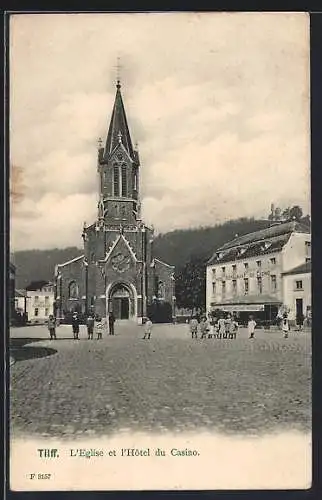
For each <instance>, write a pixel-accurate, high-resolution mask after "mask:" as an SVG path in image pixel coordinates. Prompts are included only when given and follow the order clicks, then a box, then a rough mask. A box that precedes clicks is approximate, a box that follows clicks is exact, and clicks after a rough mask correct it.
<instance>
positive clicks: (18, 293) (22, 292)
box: [15, 290, 27, 297]
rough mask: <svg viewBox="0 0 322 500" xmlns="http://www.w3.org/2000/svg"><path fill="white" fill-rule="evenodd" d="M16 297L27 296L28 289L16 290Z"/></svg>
mask: <svg viewBox="0 0 322 500" xmlns="http://www.w3.org/2000/svg"><path fill="white" fill-rule="evenodd" d="M15 297H27V292H26V290H15Z"/></svg>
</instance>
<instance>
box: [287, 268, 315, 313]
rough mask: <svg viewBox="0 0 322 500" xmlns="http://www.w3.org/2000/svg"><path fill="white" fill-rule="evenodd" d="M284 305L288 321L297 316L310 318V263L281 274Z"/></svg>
mask: <svg viewBox="0 0 322 500" xmlns="http://www.w3.org/2000/svg"><path fill="white" fill-rule="evenodd" d="M283 297H284V304H285V306H286V307H287V308H288V310H289V315H288V317H289V319H290V321H294V322H296V319H297V318H298V317H299V316H304V317H306V318H311V313H312V311H311V308H312V299H311V262H305V263H303V264H300V265H299V266H296V267H294V268H293V269H290V270H289V271H287V272H285V273H283Z"/></svg>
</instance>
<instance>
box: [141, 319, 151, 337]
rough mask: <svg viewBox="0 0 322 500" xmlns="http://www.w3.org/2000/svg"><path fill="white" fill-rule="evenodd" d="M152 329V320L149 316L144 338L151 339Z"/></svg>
mask: <svg viewBox="0 0 322 500" xmlns="http://www.w3.org/2000/svg"><path fill="white" fill-rule="evenodd" d="M151 331H152V321H151V320H150V319H149V318H147V320H146V323H145V330H144V337H143V339H146V338H148V339H150V338H151Z"/></svg>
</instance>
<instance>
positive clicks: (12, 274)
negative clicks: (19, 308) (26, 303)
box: [9, 262, 16, 320]
mask: <svg viewBox="0 0 322 500" xmlns="http://www.w3.org/2000/svg"><path fill="white" fill-rule="evenodd" d="M15 288H16V266H15V265H14V264H12V262H10V263H9V311H10V320H12V318H13V317H14V315H15Z"/></svg>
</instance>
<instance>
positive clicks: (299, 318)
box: [296, 313, 304, 330]
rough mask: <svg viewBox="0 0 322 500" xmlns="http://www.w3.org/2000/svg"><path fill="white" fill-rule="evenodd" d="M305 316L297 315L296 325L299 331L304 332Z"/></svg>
mask: <svg viewBox="0 0 322 500" xmlns="http://www.w3.org/2000/svg"><path fill="white" fill-rule="evenodd" d="M303 323H304V316H303V314H302V313H299V314H297V315H296V324H297V326H298V329H299V330H303Z"/></svg>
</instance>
